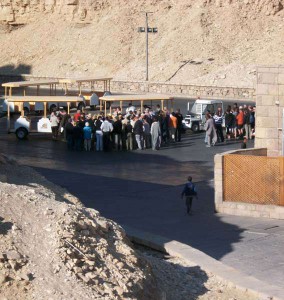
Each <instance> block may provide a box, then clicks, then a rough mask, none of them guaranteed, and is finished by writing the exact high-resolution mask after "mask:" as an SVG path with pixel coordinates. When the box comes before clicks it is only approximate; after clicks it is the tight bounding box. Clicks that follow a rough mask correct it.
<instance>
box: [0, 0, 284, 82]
mask: <svg viewBox="0 0 284 300" xmlns="http://www.w3.org/2000/svg"><path fill="white" fill-rule="evenodd" d="M41 2H42V1H41ZM59 2H60V1H59ZM60 3H61V2H60ZM78 3H79V4H78V5H77V6H78V8H77V10H76V13H77V15H76V14H75V13H74V12H73V13H72V16H70V7H71V6H72V5H71V6H70V5H69V6H68V5H63V4H62V3H61V4H60V5H61V6H60V9H59V8H58V7H57V6H55V7H54V10H53V11H52V10H50V9H49V10H47V8H45V9H38V11H37V10H36V9H34V11H32V13H29V14H28V13H27V12H25V13H23V15H22V18H23V16H25V23H27V25H25V26H24V27H19V28H18V29H17V30H14V31H12V32H10V33H7V31H5V30H3V31H2V34H1V44H0V49H1V51H0V62H1V66H2V69H1V67H0V71H1V72H3V71H7V72H11V70H12V69H13V68H16V70H19V68H20V71H23V72H24V73H28V72H30V73H33V74H36V75H46V76H76V75H91V74H92V75H94V74H96V75H106V74H110V75H113V76H114V77H115V78H116V79H127V80H143V79H144V78H145V36H144V35H143V34H140V33H138V32H137V27H138V26H143V25H144V15H143V13H141V11H145V10H150V11H152V12H153V14H152V15H150V17H149V25H150V26H151V27H152V26H155V27H158V30H159V33H158V34H156V35H154V34H150V35H149V60H150V69H149V72H150V79H151V80H156V81H167V80H168V79H170V78H171V77H172V76H173V74H175V72H176V71H177V70H178V69H179V68H180V67H181V66H182V65H184V66H183V67H181V69H180V70H179V71H178V72H177V73H176V75H175V76H174V77H173V78H171V79H170V82H179V83H197V84H200V83H202V84H208V85H210V84H213V83H214V84H216V83H217V84H221V85H228V86H252V85H253V81H254V78H255V65H257V64H275V63H281V62H282V61H283V59H284V51H283V50H282V45H283V39H284V34H283V9H282V7H283V6H282V4H283V3H282V1H278V0H271V1H269V0H258V1H256V0H244V1H241V0H230V1H225V0H224V1H221V0H215V1H214V0H212V1H204V0H197V1H193V0H192V1H186V0H179V1H170V0H160V1H158V0H156V1H150V0H144V1H139V2H137V1H126V0H117V1H95V0H91V1H89V2H84V1H78ZM30 5H31V4H30ZM82 5H86V7H87V9H86V12H85V14H86V16H85V15H84V16H83V17H82V16H81V15H82V10H83V8H82ZM72 7H76V6H72ZM74 9H75V8H74ZM79 13H80V18H81V19H80V18H79V17H78V14H79ZM7 65H8V68H4V67H5V66H6V67H7ZM21 65H26V66H27V67H26V68H22V69H21V67H23V66H21Z"/></svg>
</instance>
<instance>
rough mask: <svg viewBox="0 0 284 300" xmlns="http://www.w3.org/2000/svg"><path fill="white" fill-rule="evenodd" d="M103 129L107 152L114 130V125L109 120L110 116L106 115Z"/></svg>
mask: <svg viewBox="0 0 284 300" xmlns="http://www.w3.org/2000/svg"><path fill="white" fill-rule="evenodd" d="M101 130H102V132H103V148H104V151H105V152H107V151H109V150H110V133H111V132H112V131H113V126H112V124H111V123H110V122H109V118H108V117H106V118H105V120H104V121H103V123H102V125H101Z"/></svg>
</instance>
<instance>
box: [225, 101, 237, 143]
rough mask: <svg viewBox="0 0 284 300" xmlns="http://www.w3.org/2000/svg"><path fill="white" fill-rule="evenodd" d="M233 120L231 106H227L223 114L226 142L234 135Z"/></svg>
mask: <svg viewBox="0 0 284 300" xmlns="http://www.w3.org/2000/svg"><path fill="white" fill-rule="evenodd" d="M234 119H235V117H234V115H233V112H232V109H231V106H230V105H229V106H228V108H227V110H226V113H225V127H226V136H227V140H230V139H231V134H233V133H234Z"/></svg>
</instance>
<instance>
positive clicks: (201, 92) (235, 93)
mask: <svg viewBox="0 0 284 300" xmlns="http://www.w3.org/2000/svg"><path fill="white" fill-rule="evenodd" d="M39 79H48V80H54V79H60V78H55V77H39V76H33V75H24V74H23V75H5V74H3V75H1V74H0V82H1V83H3V82H9V81H19V80H39ZM74 88H75V86H74ZM86 88H87V86H86ZM95 88H96V89H98V90H103V84H101V83H98V84H97V85H95ZM111 91H113V92H121V93H158V94H169V95H173V96H180V97H192V98H196V97H198V96H199V97H201V98H210V99H221V100H222V99H229V100H254V95H255V90H254V89H253V88H238V87H218V86H201V85H182V84H170V83H163V82H145V81H118V80H113V81H111Z"/></svg>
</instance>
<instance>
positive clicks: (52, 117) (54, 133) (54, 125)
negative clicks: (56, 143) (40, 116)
mask: <svg viewBox="0 0 284 300" xmlns="http://www.w3.org/2000/svg"><path fill="white" fill-rule="evenodd" d="M49 120H50V123H51V131H52V139H54V140H56V139H57V136H58V126H59V119H58V117H57V116H56V114H55V113H54V112H52V113H51V115H50V118H49Z"/></svg>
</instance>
